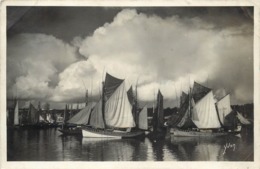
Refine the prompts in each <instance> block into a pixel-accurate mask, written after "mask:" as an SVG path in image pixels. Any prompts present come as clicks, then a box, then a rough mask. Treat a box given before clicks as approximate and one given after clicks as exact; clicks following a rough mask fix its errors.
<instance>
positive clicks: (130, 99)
mask: <svg viewBox="0 0 260 169" xmlns="http://www.w3.org/2000/svg"><path fill="white" fill-rule="evenodd" d="M127 97H128V100H129V102H130V104H131V105H132V106H133V104H134V92H133V88H132V86H131V87H130V89H129V90H128V91H127Z"/></svg>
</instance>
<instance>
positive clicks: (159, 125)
mask: <svg viewBox="0 0 260 169" xmlns="http://www.w3.org/2000/svg"><path fill="white" fill-rule="evenodd" d="M156 102H157V105H156V107H155V108H153V117H152V129H151V130H152V131H151V132H149V134H148V135H147V137H148V138H150V139H152V140H158V139H161V138H163V137H165V135H166V128H165V125H164V109H163V95H162V93H161V91H160V90H158V94H157V101H156Z"/></svg>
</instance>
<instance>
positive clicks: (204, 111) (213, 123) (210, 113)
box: [192, 91, 221, 128]
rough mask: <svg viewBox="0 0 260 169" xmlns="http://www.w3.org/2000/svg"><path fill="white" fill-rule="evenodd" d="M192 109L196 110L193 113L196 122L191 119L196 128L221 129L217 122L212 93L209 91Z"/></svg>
mask: <svg viewBox="0 0 260 169" xmlns="http://www.w3.org/2000/svg"><path fill="white" fill-rule="evenodd" d="M194 109H196V110H195V111H196V113H197V117H198V120H193V119H192V121H193V122H194V124H195V125H196V126H197V127H198V128H219V127H221V125H220V123H219V120H218V116H217V111H216V108H215V104H214V97H213V93H212V91H210V92H209V93H208V94H207V95H206V96H204V97H203V98H202V99H200V100H199V101H198V102H197V103H196V104H195V107H194Z"/></svg>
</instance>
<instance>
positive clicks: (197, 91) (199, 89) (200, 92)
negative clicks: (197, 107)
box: [192, 82, 211, 103]
mask: <svg viewBox="0 0 260 169" xmlns="http://www.w3.org/2000/svg"><path fill="white" fill-rule="evenodd" d="M210 91H211V89H210V88H207V87H205V86H202V85H201V84H199V83H197V82H194V85H193V90H192V98H193V99H194V101H195V103H197V102H198V101H199V100H200V99H202V98H203V97H204V96H206V94H208V93H209V92H210Z"/></svg>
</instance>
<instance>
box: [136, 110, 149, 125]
mask: <svg viewBox="0 0 260 169" xmlns="http://www.w3.org/2000/svg"><path fill="white" fill-rule="evenodd" d="M138 119H139V121H138V127H139V128H140V129H143V130H147V129H148V117H147V107H146V106H145V107H144V108H143V109H142V111H141V112H140V113H139V118H138Z"/></svg>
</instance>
